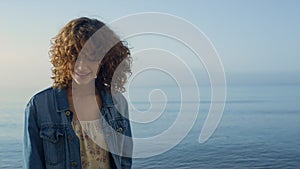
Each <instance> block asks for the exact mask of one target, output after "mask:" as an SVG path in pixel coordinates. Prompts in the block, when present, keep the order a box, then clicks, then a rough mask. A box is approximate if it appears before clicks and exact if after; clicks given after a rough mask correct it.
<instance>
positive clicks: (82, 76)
mask: <svg viewBox="0 0 300 169" xmlns="http://www.w3.org/2000/svg"><path fill="white" fill-rule="evenodd" d="M90 74H91V73H90V72H89V73H84V72H75V75H76V76H78V77H79V78H82V79H84V78H86V77H88V76H89V75H90Z"/></svg>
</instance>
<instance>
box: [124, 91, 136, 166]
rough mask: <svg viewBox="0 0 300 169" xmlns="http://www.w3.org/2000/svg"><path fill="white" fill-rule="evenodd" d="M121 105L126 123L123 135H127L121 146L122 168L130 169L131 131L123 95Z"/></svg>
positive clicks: (126, 103)
mask: <svg viewBox="0 0 300 169" xmlns="http://www.w3.org/2000/svg"><path fill="white" fill-rule="evenodd" d="M123 100H124V101H123V107H124V116H125V121H126V123H127V127H128V129H127V130H125V133H124V135H125V136H127V137H125V139H124V146H123V157H122V163H121V165H122V169H123V168H124V169H130V168H131V166H132V151H133V140H132V133H131V125H130V120H129V112H128V102H127V100H126V99H125V97H124V96H123Z"/></svg>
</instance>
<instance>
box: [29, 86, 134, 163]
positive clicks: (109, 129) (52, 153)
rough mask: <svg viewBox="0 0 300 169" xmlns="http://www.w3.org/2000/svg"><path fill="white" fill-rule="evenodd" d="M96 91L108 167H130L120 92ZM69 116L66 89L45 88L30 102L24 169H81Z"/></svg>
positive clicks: (124, 106)
mask: <svg viewBox="0 0 300 169" xmlns="http://www.w3.org/2000/svg"><path fill="white" fill-rule="evenodd" d="M98 91H99V95H100V97H101V101H102V107H101V114H102V117H104V118H102V128H103V132H104V134H105V139H106V143H107V145H108V149H109V152H110V153H109V155H110V168H117V169H121V168H122V169H123V168H126V169H127V168H131V165H132V158H131V155H132V147H133V143H132V138H131V127H130V122H129V120H128V103H127V101H126V99H125V97H124V96H123V95H122V94H121V93H113V94H111V93H110V92H109V89H108V88H106V89H102V90H98ZM72 117H73V113H72V112H71V111H70V107H69V102H68V98H67V92H66V89H56V88H48V89H46V90H43V91H41V92H39V93H37V94H36V95H34V96H33V97H32V98H31V99H30V101H29V103H28V104H27V106H26V109H25V127H24V130H25V131H24V168H26V169H29V168H30V169H43V168H46V169H75V168H76V169H80V168H82V167H81V158H80V157H81V156H80V144H79V139H78V137H77V136H76V134H75V132H74V130H73V128H72V125H71V122H72ZM116 131H117V132H116ZM125 136H129V137H125Z"/></svg>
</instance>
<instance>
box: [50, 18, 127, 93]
mask: <svg viewBox="0 0 300 169" xmlns="http://www.w3.org/2000/svg"><path fill="white" fill-rule="evenodd" d="M100 28H101V29H103V30H105V31H104V33H103V31H102V32H101V31H98V30H100ZM104 28H105V29H104ZM95 34H98V35H96V36H95ZM88 42H92V43H93V46H95V48H96V50H97V56H98V57H101V56H102V57H103V56H104V57H103V58H101V59H99V60H101V63H100V64H99V72H98V75H97V79H96V85H97V87H99V88H103V87H105V86H106V87H110V89H113V90H116V91H120V92H124V91H125V87H124V85H125V83H126V82H127V77H128V75H131V74H132V72H131V61H132V60H131V56H130V51H129V48H128V47H127V43H126V42H125V41H121V40H120V39H119V37H118V36H117V35H116V34H115V33H114V32H113V31H112V30H111V29H110V28H108V27H107V26H106V25H105V24H104V23H103V22H101V21H99V20H97V19H90V18H87V17H81V18H77V19H74V20H71V21H70V22H69V23H67V24H66V25H65V26H64V27H63V28H62V29H61V30H60V32H59V33H58V35H57V36H56V37H54V38H53V39H52V41H51V48H50V52H49V53H50V60H51V63H52V65H53V68H52V77H51V78H52V79H53V80H54V82H53V85H52V86H53V87H54V88H64V87H69V86H70V84H71V82H72V76H71V72H72V71H73V68H74V64H75V62H76V60H77V58H78V56H79V55H80V52H81V50H82V49H83V48H84V45H86V44H87V43H88ZM106 48H107V49H106ZM101 54H103V55H101Z"/></svg>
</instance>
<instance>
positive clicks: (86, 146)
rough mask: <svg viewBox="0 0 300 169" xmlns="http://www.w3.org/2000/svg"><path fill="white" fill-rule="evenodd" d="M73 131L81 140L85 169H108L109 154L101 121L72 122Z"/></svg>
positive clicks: (82, 159) (82, 161) (82, 162)
mask: <svg viewBox="0 0 300 169" xmlns="http://www.w3.org/2000/svg"><path fill="white" fill-rule="evenodd" d="M72 126H73V129H74V131H75V133H76V135H77V137H78V138H79V140H80V153H81V164H82V168H83V169H108V168H109V153H108V151H107V144H106V142H105V139H104V135H103V132H102V130H101V127H100V119H97V120H92V121H78V120H77V119H76V120H73V121H72Z"/></svg>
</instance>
